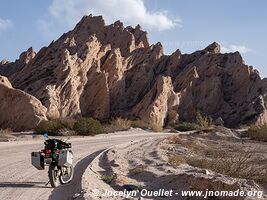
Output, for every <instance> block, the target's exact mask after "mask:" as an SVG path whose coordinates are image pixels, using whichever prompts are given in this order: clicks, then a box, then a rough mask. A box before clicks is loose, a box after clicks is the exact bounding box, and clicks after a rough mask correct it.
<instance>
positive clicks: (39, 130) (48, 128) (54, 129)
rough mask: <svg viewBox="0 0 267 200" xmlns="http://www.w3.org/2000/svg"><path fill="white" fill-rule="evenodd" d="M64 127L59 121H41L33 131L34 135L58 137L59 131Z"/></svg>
mask: <svg viewBox="0 0 267 200" xmlns="http://www.w3.org/2000/svg"><path fill="white" fill-rule="evenodd" d="M63 128H64V125H63V124H62V123H61V121H60V120H59V119H53V120H48V121H41V122H40V123H39V124H38V125H37V127H36V128H35V129H34V132H35V133H36V134H44V133H48V134H49V135H58V133H59V130H60V129H63Z"/></svg>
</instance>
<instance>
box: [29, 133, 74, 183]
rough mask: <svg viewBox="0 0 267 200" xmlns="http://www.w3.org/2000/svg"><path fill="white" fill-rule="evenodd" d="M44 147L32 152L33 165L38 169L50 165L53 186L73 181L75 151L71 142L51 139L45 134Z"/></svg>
mask: <svg viewBox="0 0 267 200" xmlns="http://www.w3.org/2000/svg"><path fill="white" fill-rule="evenodd" d="M44 137H45V138H46V140H45V141H44V145H45V147H44V149H43V150H40V151H39V152H32V153H31V162H32V165H33V166H34V167H35V168H37V169H38V170H44V169H45V166H46V165H47V166H49V169H48V178H49V182H50V184H51V186H52V187H54V188H55V187H58V186H60V185H61V184H67V183H69V182H71V180H72V178H73V173H74V169H73V153H72V151H71V143H66V141H62V140H58V139H49V138H48V135H46V134H45V135H44Z"/></svg>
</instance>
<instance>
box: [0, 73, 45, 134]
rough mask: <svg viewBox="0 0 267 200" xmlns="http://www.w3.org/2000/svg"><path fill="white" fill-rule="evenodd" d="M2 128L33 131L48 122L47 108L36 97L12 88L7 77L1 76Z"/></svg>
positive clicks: (0, 104)
mask: <svg viewBox="0 0 267 200" xmlns="http://www.w3.org/2000/svg"><path fill="white" fill-rule="evenodd" d="M0 102H1V103H0V110H1V115H0V127H1V128H12V129H13V130H15V131H21V130H29V129H33V128H34V127H35V126H36V125H37V124H38V123H39V122H40V121H41V120H46V108H45V107H44V106H43V105H42V104H41V102H40V101H39V100H38V99H36V98H35V97H33V96H31V95H29V94H27V93H25V92H23V91H20V90H18V89H14V88H12V85H11V83H10V82H9V81H8V79H7V78H6V77H3V76H0Z"/></svg>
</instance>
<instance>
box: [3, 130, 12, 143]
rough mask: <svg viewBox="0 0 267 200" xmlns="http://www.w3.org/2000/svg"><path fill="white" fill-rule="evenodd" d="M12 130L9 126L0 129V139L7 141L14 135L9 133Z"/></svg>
mask: <svg viewBox="0 0 267 200" xmlns="http://www.w3.org/2000/svg"><path fill="white" fill-rule="evenodd" d="M11 133H12V130H11V129H10V128H6V129H0V141H1V142H7V141H9V140H10V139H11V138H13V137H14V136H12V135H11Z"/></svg>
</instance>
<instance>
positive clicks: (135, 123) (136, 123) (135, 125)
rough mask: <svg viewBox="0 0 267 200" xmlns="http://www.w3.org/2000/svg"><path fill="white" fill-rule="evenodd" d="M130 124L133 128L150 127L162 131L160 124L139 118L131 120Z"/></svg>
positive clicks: (155, 130)
mask: <svg viewBox="0 0 267 200" xmlns="http://www.w3.org/2000/svg"><path fill="white" fill-rule="evenodd" d="M131 125H132V127H133V128H141V129H145V130H146V129H151V130H152V131H154V132H162V130H163V127H162V125H160V124H156V123H147V122H145V121H143V120H141V119H136V120H132V121H131Z"/></svg>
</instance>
